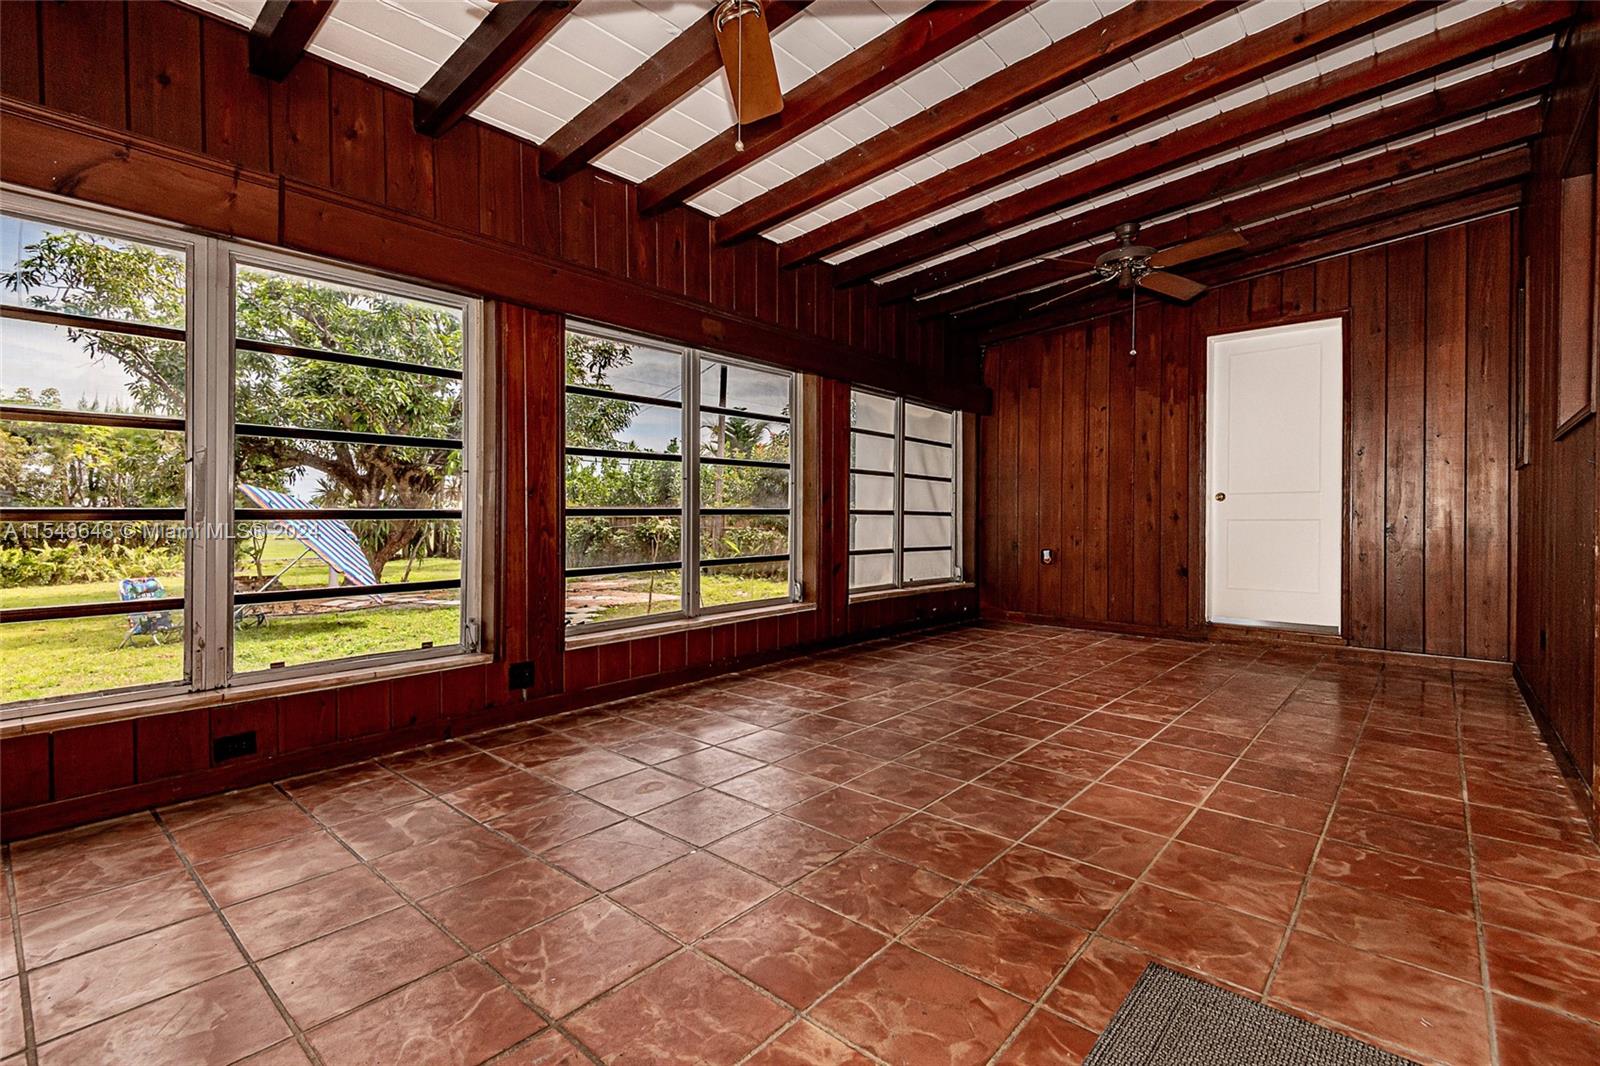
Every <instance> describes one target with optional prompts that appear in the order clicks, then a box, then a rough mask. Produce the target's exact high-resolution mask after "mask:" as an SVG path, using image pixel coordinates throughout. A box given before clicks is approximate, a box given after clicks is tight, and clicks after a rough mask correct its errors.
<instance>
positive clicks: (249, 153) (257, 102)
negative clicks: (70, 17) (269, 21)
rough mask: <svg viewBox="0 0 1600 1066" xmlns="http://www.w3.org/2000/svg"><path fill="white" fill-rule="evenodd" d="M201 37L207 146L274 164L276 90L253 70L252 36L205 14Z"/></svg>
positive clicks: (257, 165)
mask: <svg viewBox="0 0 1600 1066" xmlns="http://www.w3.org/2000/svg"><path fill="white" fill-rule="evenodd" d="M9 6H10V5H9V4H0V7H9ZM140 6H141V7H143V6H145V5H140ZM200 39H201V45H202V49H203V51H204V61H205V63H204V65H205V71H204V77H203V81H204V103H205V109H204V116H203V118H204V123H203V125H204V134H205V150H206V151H207V152H208V153H210V154H211V155H214V156H218V157H219V158H222V159H226V160H228V161H229V162H231V163H237V164H238V165H239V166H242V167H249V168H250V169H252V170H267V169H269V168H270V167H271V166H272V139H271V133H270V130H271V116H272V103H271V95H270V93H269V91H268V88H267V83H266V82H265V81H263V80H261V79H260V78H257V77H255V76H254V75H252V74H251V73H250V72H249V70H248V69H247V66H246V64H247V58H246V49H247V48H248V38H247V37H246V36H245V34H243V33H242V32H240V31H239V30H236V29H234V28H233V27H232V26H226V25H223V24H222V23H220V22H216V21H214V20H212V19H202V20H201V22H200Z"/></svg>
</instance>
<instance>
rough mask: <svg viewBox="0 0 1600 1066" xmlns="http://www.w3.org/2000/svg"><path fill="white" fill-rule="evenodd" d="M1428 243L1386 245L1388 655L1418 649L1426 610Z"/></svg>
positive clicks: (1386, 612)
mask: <svg viewBox="0 0 1600 1066" xmlns="http://www.w3.org/2000/svg"><path fill="white" fill-rule="evenodd" d="M1427 261H1428V259H1427V244H1426V241H1425V240H1424V239H1423V238H1420V237H1414V238H1412V239H1410V240H1406V241H1402V242H1400V243H1398V244H1393V245H1390V246H1389V288H1388V317H1389V325H1388V341H1389V359H1388V429H1387V474H1386V491H1385V495H1384V499H1385V505H1384V509H1385V513H1386V526H1387V529H1388V537H1387V539H1386V541H1385V556H1386V558H1385V565H1384V573H1385V582H1384V583H1385V595H1384V601H1385V619H1384V628H1385V638H1384V646H1385V647H1387V648H1391V649H1393V650H1395V651H1422V650H1423V640H1424V625H1425V608H1426V605H1427V599H1426V595H1427V593H1426V589H1425V587H1424V582H1425V581H1426V579H1427V578H1426V571H1425V560H1424V558H1423V551H1424V542H1423V536H1424V524H1425V523H1426V522H1427V517H1428V516H1427V505H1426V499H1425V497H1424V493H1425V484H1424V478H1425V476H1426V475H1425V471H1424V463H1425V461H1426V456H1425V454H1424V444H1423V425H1424V418H1425V416H1426V409H1425V406H1424V393H1425V390H1426V388H1427V365H1426V362H1427V355H1426V329H1427V302H1426V298H1427V290H1426V289H1425V288H1424V286H1423V285H1422V284H1421V279H1422V278H1423V277H1425V276H1426V275H1425V274H1424V271H1426V270H1427Z"/></svg>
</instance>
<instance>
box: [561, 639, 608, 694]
mask: <svg viewBox="0 0 1600 1066" xmlns="http://www.w3.org/2000/svg"><path fill="white" fill-rule="evenodd" d="M563 667H564V668H565V670H566V678H567V691H568V692H582V691H583V690H584V689H588V688H593V687H594V686H595V683H596V680H597V679H598V678H599V676H600V674H599V670H600V649H599V648H592V647H591V648H578V649H577V650H575V651H569V652H567V653H566V654H565V655H564V656H563Z"/></svg>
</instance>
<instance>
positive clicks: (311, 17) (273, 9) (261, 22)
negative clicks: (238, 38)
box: [249, 0, 333, 81]
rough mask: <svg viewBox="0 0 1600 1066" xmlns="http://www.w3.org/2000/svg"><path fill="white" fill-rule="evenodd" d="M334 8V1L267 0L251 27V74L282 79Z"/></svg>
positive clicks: (287, 74) (299, 57) (304, 51)
mask: <svg viewBox="0 0 1600 1066" xmlns="http://www.w3.org/2000/svg"><path fill="white" fill-rule="evenodd" d="M332 10H333V0H267V3H265V4H263V5H262V6H261V12H260V13H259V14H258V15H256V21H255V25H253V26H251V27H250V43H249V49H250V73H252V74H259V75H261V76H262V77H263V78H271V79H272V80H273V81H282V80H283V79H284V78H287V77H288V76H289V72H290V71H291V70H293V69H294V66H295V64H296V63H298V62H300V59H301V57H302V56H304V55H305V54H306V46H307V45H308V44H310V43H311V38H312V37H313V36H314V35H315V34H316V32H317V29H318V27H320V26H321V25H322V22H323V20H324V19H326V18H327V17H328V12H330V11H332Z"/></svg>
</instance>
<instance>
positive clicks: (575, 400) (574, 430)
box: [566, 392, 683, 455]
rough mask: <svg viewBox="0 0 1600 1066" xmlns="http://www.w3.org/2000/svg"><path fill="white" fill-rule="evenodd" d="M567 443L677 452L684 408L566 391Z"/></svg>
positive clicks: (634, 450) (667, 452) (671, 453)
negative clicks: (682, 409) (609, 398)
mask: <svg viewBox="0 0 1600 1066" xmlns="http://www.w3.org/2000/svg"><path fill="white" fill-rule="evenodd" d="M566 418H567V447H569V448H614V449H616V450H618V451H628V452H662V453H666V454H669V455H679V454H681V453H682V451H683V449H682V448H681V447H680V442H681V441H682V439H683V412H682V411H681V410H679V409H678V408H676V407H657V406H655V405H653V404H647V403H634V402H633V401H631V400H605V399H601V398H600V397H598V396H585V395H583V394H581V393H576V392H569V393H567V415H566Z"/></svg>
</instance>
